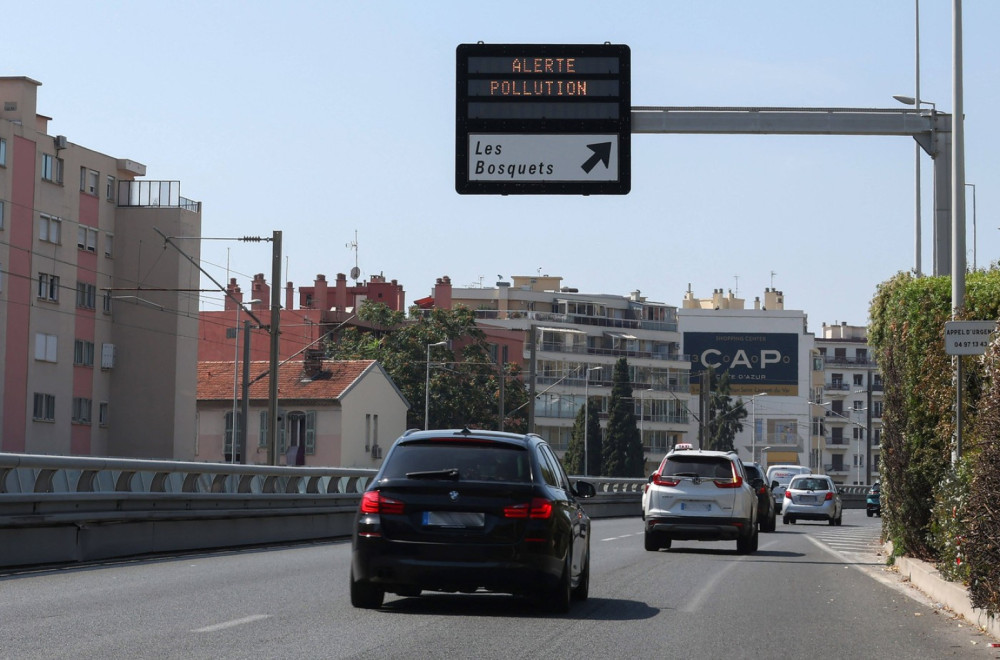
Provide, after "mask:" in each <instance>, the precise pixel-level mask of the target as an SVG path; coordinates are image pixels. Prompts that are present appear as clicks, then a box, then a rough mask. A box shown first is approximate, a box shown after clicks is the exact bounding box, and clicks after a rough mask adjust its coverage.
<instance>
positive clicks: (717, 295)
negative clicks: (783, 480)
mask: <svg viewBox="0 0 1000 660" xmlns="http://www.w3.org/2000/svg"><path fill="white" fill-rule="evenodd" d="M678 321H679V323H680V327H681V331H682V336H683V342H684V344H683V350H684V352H685V353H687V354H689V355H690V357H691V380H692V388H691V389H692V392H694V393H700V391H701V386H702V376H703V374H704V373H706V372H707V371H708V370H709V368H711V369H714V370H715V371H716V372H717V373H721V372H726V371H728V373H729V378H730V391H729V393H730V396H731V397H732V398H733V399H734V401H742V402H743V404H744V406H745V407H746V409H747V411H748V416H747V418H746V419H744V420H743V421H742V425H743V430H742V432H740V433H738V434H737V436H736V439H735V440H734V445H735V448H736V450H737V452H738V453H739V455H740V458H742V459H743V460H745V461H755V462H760V463H764V464H765V465H774V464H778V463H791V464H797V465H809V464H810V463H809V462H810V460H814V459H813V448H814V447H815V446H816V445H817V443H818V442H819V439H818V437H816V436H815V435H813V433H812V428H811V427H812V424H811V419H812V417H813V412H812V408H813V405H814V404H813V401H814V399H812V394H813V389H814V388H815V386H816V385H817V384H818V383H819V382H821V380H820V379H821V374H822V371H821V369H820V365H819V363H817V361H816V360H815V359H814V357H815V355H816V353H815V349H814V341H813V340H814V337H813V335H812V334H810V333H809V331H808V327H807V326H808V323H807V317H806V314H805V312H803V311H800V310H788V309H785V298H784V294H783V293H782V292H781V291H777V290H775V289H766V290H765V291H764V297H763V299H761V298H760V297H757V298H755V300H754V302H753V307H752V308H747V306H746V300H745V299H743V298H740V297H738V296H737V295H735V294H733V292H732V291H730V292H728V293H725V292H723V290H722V289H717V290H715V291H713V292H712V296H711V297H710V298H696V297H695V296H694V294H693V292H692V291H691V289H690V287H689V288H688V291H687V293H686V294H685V296H684V301H683V304H682V308H681V309H680V310H679V311H678Z"/></svg>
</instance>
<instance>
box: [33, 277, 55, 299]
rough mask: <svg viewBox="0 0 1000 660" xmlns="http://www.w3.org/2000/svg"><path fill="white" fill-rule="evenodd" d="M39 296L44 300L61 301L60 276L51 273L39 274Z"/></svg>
mask: <svg viewBox="0 0 1000 660" xmlns="http://www.w3.org/2000/svg"><path fill="white" fill-rule="evenodd" d="M38 297H39V298H40V299H42V300H50V301H52V302H59V276H58V275H50V274H49V273H39V274H38Z"/></svg>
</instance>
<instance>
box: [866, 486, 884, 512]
mask: <svg viewBox="0 0 1000 660" xmlns="http://www.w3.org/2000/svg"><path fill="white" fill-rule="evenodd" d="M865 510H866V513H867V514H868V517H869V518H871V517H872V516H878V517H879V518H881V517H882V487H881V485H879V484H878V483H875V484H872V487H871V488H869V489H868V496H867V497H866V498H865Z"/></svg>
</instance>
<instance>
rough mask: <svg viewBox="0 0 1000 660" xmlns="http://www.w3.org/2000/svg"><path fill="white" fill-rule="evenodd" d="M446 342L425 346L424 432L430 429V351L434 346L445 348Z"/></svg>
mask: <svg viewBox="0 0 1000 660" xmlns="http://www.w3.org/2000/svg"><path fill="white" fill-rule="evenodd" d="M447 345H448V342H446V341H439V342H435V343H433V344H427V375H426V377H425V378H424V430H425V431H426V430H427V429H429V428H430V414H431V349H432V348H433V347H435V346H447Z"/></svg>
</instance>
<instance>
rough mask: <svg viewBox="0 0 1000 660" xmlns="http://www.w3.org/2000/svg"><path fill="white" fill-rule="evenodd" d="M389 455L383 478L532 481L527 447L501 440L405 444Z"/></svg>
mask: <svg viewBox="0 0 1000 660" xmlns="http://www.w3.org/2000/svg"><path fill="white" fill-rule="evenodd" d="M390 458H391V460H389V461H388V462H387V463H386V465H385V469H384V471H383V472H382V478H388V479H399V478H411V479H433V478H441V479H468V480H475V481H508V482H529V481H531V468H530V462H529V459H528V451H527V449H525V448H523V447H517V446H512V445H507V444H501V443H489V444H463V443H458V442H438V443H435V442H429V443H425V442H421V443H413V444H402V445H399V446H398V447H396V448H395V450H394V451H393V452H392V455H391V457H390Z"/></svg>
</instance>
